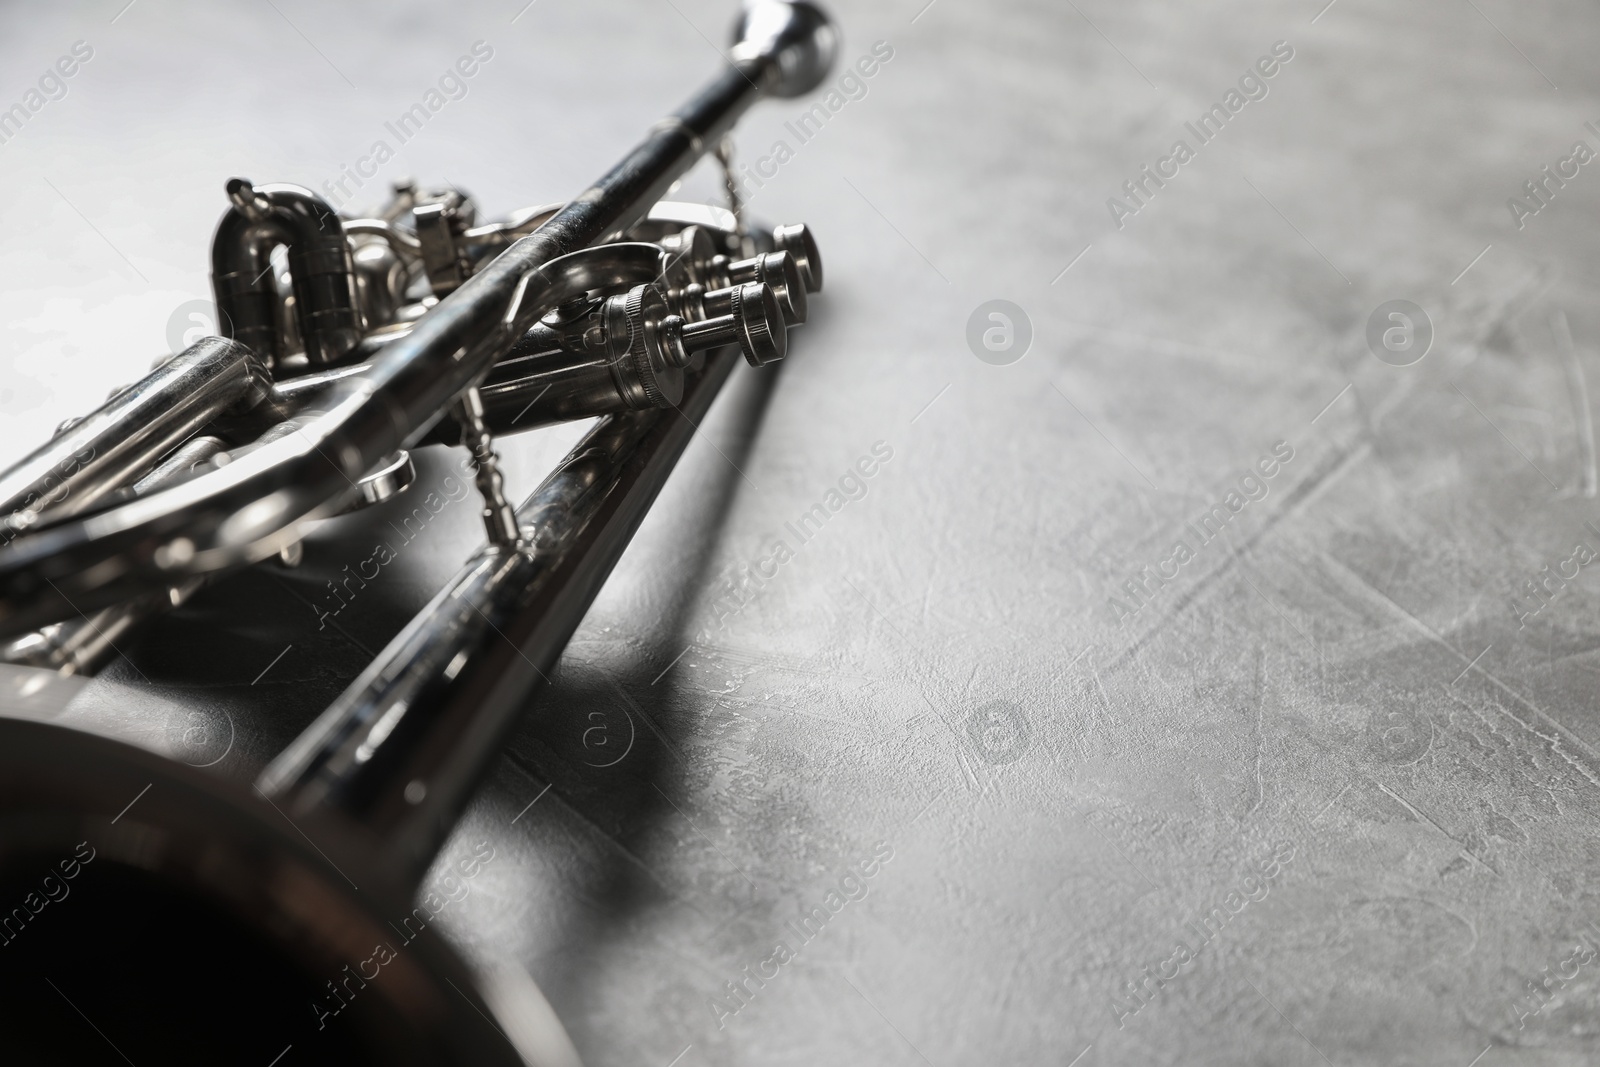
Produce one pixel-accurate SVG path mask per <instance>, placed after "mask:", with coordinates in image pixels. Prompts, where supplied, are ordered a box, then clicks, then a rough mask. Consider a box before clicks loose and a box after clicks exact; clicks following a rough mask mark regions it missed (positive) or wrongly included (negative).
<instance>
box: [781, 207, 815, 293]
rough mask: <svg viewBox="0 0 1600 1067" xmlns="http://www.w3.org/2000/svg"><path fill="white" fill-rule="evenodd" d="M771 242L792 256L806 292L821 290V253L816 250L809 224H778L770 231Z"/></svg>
mask: <svg viewBox="0 0 1600 1067" xmlns="http://www.w3.org/2000/svg"><path fill="white" fill-rule="evenodd" d="M772 243H773V245H774V246H776V247H777V249H778V251H780V252H787V253H789V254H790V255H791V256H793V257H794V261H795V266H797V267H799V268H800V277H801V278H802V279H804V281H805V286H806V292H808V293H819V292H821V291H822V253H820V252H818V251H817V239H816V237H815V236H813V235H812V233H811V228H810V227H809V226H806V225H805V224H804V223H797V224H795V225H793V226H779V227H778V228H777V229H775V230H773V231H772Z"/></svg>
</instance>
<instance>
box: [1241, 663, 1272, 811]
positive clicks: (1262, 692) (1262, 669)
mask: <svg viewBox="0 0 1600 1067" xmlns="http://www.w3.org/2000/svg"><path fill="white" fill-rule="evenodd" d="M1266 655H1267V650H1266V648H1265V646H1263V645H1257V646H1256V746H1255V747H1256V752H1255V768H1254V770H1255V774H1254V777H1255V783H1256V799H1255V803H1253V804H1251V805H1250V807H1249V809H1248V810H1247V811H1246V812H1245V814H1246V815H1253V814H1255V811H1256V809H1257V808H1259V807H1261V802H1262V800H1263V799H1265V794H1266V790H1265V789H1264V788H1263V787H1262V784H1261V748H1262V746H1263V745H1265V744H1266V738H1265V737H1264V736H1263V734H1262V720H1263V718H1264V716H1265V714H1266V710H1265V709H1266V702H1267V694H1266V662H1265V661H1266Z"/></svg>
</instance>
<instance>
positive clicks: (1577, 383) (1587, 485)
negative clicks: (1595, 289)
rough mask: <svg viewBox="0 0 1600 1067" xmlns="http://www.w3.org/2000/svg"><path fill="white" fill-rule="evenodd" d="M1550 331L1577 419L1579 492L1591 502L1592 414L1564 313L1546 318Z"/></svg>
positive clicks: (1599, 475) (1594, 481)
mask: <svg viewBox="0 0 1600 1067" xmlns="http://www.w3.org/2000/svg"><path fill="white" fill-rule="evenodd" d="M1550 332H1551V333H1553V334H1555V337H1556V348H1558V349H1560V351H1561V361H1562V363H1563V364H1565V365H1566V369H1567V391H1568V393H1569V394H1570V396H1571V398H1572V407H1573V412H1572V414H1573V417H1574V418H1575V419H1576V420H1577V430H1578V454H1579V456H1580V457H1581V458H1582V463H1583V480H1582V482H1581V483H1580V484H1581V489H1580V491H1581V492H1582V493H1583V495H1584V497H1585V498H1587V499H1590V500H1592V499H1594V496H1595V493H1596V489H1597V486H1600V472H1597V471H1596V465H1595V452H1594V415H1593V409H1592V408H1591V407H1590V406H1589V382H1588V379H1587V378H1585V377H1584V373H1583V362H1582V361H1581V360H1579V359H1578V348H1577V346H1576V345H1574V344H1573V343H1572V327H1571V326H1570V325H1569V324H1568V323H1567V313H1566V312H1565V311H1562V310H1561V309H1560V308H1557V309H1556V312H1555V314H1554V315H1552V316H1551V317H1550Z"/></svg>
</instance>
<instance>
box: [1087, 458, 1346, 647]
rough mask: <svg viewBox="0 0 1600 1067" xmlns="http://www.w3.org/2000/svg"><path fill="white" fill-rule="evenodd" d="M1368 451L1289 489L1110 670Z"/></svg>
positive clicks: (1337, 460) (1335, 460)
mask: <svg viewBox="0 0 1600 1067" xmlns="http://www.w3.org/2000/svg"><path fill="white" fill-rule="evenodd" d="M1371 451H1372V445H1371V444H1370V443H1364V444H1361V445H1358V446H1356V447H1355V448H1350V449H1346V450H1344V451H1342V452H1338V453H1336V454H1335V455H1334V457H1333V459H1332V460H1330V461H1329V462H1326V463H1324V464H1323V465H1322V466H1321V467H1319V468H1317V469H1316V470H1314V471H1313V472H1312V473H1311V474H1310V475H1308V476H1307V477H1306V479H1305V480H1304V481H1302V482H1300V483H1299V484H1298V485H1296V486H1295V487H1294V488H1293V489H1290V490H1289V493H1288V495H1287V496H1286V497H1284V502H1283V505H1282V506H1281V507H1280V508H1278V510H1277V511H1274V512H1272V513H1271V514H1269V515H1268V516H1267V519H1266V521H1265V522H1263V523H1262V524H1261V527H1260V528H1259V529H1258V530H1256V531H1255V532H1254V533H1253V534H1251V535H1250V536H1249V537H1247V538H1246V539H1245V540H1244V542H1243V543H1242V544H1240V545H1239V546H1238V547H1237V548H1235V549H1234V550H1233V551H1232V552H1230V553H1229V554H1228V556H1227V558H1225V559H1224V560H1223V561H1222V562H1221V563H1219V564H1218V565H1217V566H1216V568H1215V569H1213V570H1211V571H1209V572H1208V573H1206V574H1204V575H1202V576H1201V577H1200V579H1199V580H1198V581H1197V582H1195V584H1194V586H1193V587H1191V588H1190V589H1189V590H1187V591H1186V592H1184V593H1183V594H1182V595H1181V596H1179V597H1178V599H1177V601H1176V602H1175V603H1174V604H1173V605H1172V610H1171V611H1168V612H1166V613H1165V614H1163V615H1162V616H1161V617H1160V618H1159V619H1157V620H1156V622H1155V623H1154V624H1153V625H1152V626H1151V627H1150V629H1149V630H1147V631H1146V632H1145V633H1143V634H1141V635H1140V636H1139V638H1138V639H1137V640H1136V641H1134V643H1133V644H1131V645H1129V646H1128V647H1127V648H1125V649H1123V650H1122V651H1121V652H1119V653H1118V654H1117V657H1116V659H1114V660H1112V661H1111V663H1110V665H1109V666H1110V667H1112V668H1116V667H1119V666H1121V665H1122V664H1123V663H1124V662H1125V661H1126V660H1128V659H1129V658H1131V657H1132V656H1134V655H1136V654H1137V653H1138V652H1139V650H1140V649H1142V648H1144V647H1145V646H1146V645H1148V644H1149V643H1150V642H1151V641H1153V640H1154V639H1155V638H1156V635H1158V634H1159V633H1161V631H1163V630H1165V629H1166V628H1167V626H1168V625H1170V624H1171V623H1172V622H1173V621H1174V620H1176V619H1177V617H1178V616H1179V615H1181V614H1183V612H1184V611H1185V610H1186V609H1187V608H1188V607H1189V606H1190V605H1191V604H1193V603H1194V602H1195V601H1196V600H1198V599H1199V598H1200V596H1201V595H1202V594H1204V593H1205V592H1207V591H1208V590H1210V589H1211V588H1213V587H1215V586H1216V585H1217V583H1218V582H1219V581H1220V580H1221V579H1222V578H1223V576H1225V575H1226V574H1227V573H1228V572H1229V571H1231V570H1233V568H1234V567H1235V566H1236V565H1237V564H1238V562H1239V560H1240V558H1241V557H1242V556H1244V554H1245V553H1247V552H1249V551H1250V550H1251V549H1252V548H1254V547H1255V546H1256V543H1257V542H1258V541H1260V540H1261V539H1262V538H1263V537H1265V536H1266V535H1267V534H1269V533H1271V532H1272V531H1273V530H1274V529H1276V528H1277V527H1278V525H1279V524H1280V523H1282V522H1284V521H1285V520H1287V519H1290V518H1292V517H1294V516H1295V515H1297V514H1298V513H1299V512H1301V511H1303V510H1305V508H1307V507H1309V506H1310V504H1311V502H1312V500H1313V499H1314V498H1315V497H1316V496H1317V495H1319V494H1320V492H1321V491H1322V490H1325V489H1327V488H1328V487H1329V486H1331V485H1333V483H1335V482H1337V481H1338V480H1339V479H1340V478H1342V477H1344V475H1345V474H1347V473H1348V472H1349V471H1350V470H1351V469H1352V468H1353V467H1354V466H1355V465H1356V464H1357V463H1358V462H1359V461H1360V460H1362V459H1364V458H1365V457H1366V456H1367V455H1368V454H1369V453H1370V452H1371Z"/></svg>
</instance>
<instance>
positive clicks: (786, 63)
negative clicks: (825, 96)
mask: <svg viewBox="0 0 1600 1067" xmlns="http://www.w3.org/2000/svg"><path fill="white" fill-rule="evenodd" d="M838 52H839V33H838V31H837V30H835V29H834V27H833V20H832V19H830V18H829V17H828V15H827V13H826V12H825V11H823V10H822V8H820V7H818V6H817V5H816V4H813V3H809V2H807V0H747V2H746V3H745V6H744V11H743V12H741V13H740V15H739V21H738V22H736V23H734V26H733V50H732V53H731V55H732V58H733V59H734V61H735V62H738V61H740V60H744V59H767V60H769V61H771V63H772V67H773V69H774V70H776V71H777V72H778V73H777V75H776V77H777V80H776V82H775V83H774V84H773V86H772V88H771V89H770V90H769V91H770V92H771V94H772V95H773V96H783V97H789V96H802V95H804V94H806V93H809V92H810V91H811V90H813V89H815V88H816V87H817V86H818V85H820V84H822V79H824V78H826V77H827V76H828V72H829V71H831V70H832V69H833V61H834V58H835V57H836V56H837V55H838Z"/></svg>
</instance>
